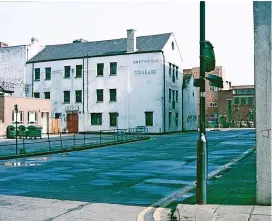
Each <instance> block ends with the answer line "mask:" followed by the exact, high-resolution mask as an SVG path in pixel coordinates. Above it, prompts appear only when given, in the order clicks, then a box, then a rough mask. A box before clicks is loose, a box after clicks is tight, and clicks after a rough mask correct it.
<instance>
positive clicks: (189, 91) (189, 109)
mask: <svg viewBox="0 0 272 221" xmlns="http://www.w3.org/2000/svg"><path fill="white" fill-rule="evenodd" d="M197 110H198V109H197V87H194V78H193V77H192V78H191V80H190V81H189V83H188V85H187V86H186V87H185V88H184V89H183V130H184V131H190V130H197V122H198V115H197Z"/></svg>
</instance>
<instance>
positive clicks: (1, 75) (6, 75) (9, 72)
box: [0, 40, 43, 96]
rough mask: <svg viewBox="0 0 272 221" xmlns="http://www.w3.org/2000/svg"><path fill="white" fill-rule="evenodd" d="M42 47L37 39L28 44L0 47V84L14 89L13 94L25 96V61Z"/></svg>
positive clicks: (5, 87)
mask: <svg viewBox="0 0 272 221" xmlns="http://www.w3.org/2000/svg"><path fill="white" fill-rule="evenodd" d="M42 48H43V47H42V46H41V45H40V44H39V42H38V40H35V41H33V42H31V44H29V45H20V46H10V47H4V48H0V85H1V86H2V87H3V88H4V89H6V90H11V91H14V94H13V95H14V96H25V95H26V93H25V92H26V87H27V86H26V85H25V83H26V79H25V77H26V75H25V73H26V61H27V60H28V59H30V58H32V57H33V56H34V55H36V54H37V53H38V52H39V51H40V50H41V49H42Z"/></svg>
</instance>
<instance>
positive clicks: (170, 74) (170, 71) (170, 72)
mask: <svg viewBox="0 0 272 221" xmlns="http://www.w3.org/2000/svg"><path fill="white" fill-rule="evenodd" d="M171 66H172V64H171V63H169V77H171V76H172V70H171Z"/></svg>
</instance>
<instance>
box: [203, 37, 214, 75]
mask: <svg viewBox="0 0 272 221" xmlns="http://www.w3.org/2000/svg"><path fill="white" fill-rule="evenodd" d="M204 56H205V71H206V72H210V71H213V70H214V69H215V55H214V50H213V45H212V44H211V42H209V41H205V48H204Z"/></svg>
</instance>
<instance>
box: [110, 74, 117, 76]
mask: <svg viewBox="0 0 272 221" xmlns="http://www.w3.org/2000/svg"><path fill="white" fill-rule="evenodd" d="M109 76H117V74H110V75H109Z"/></svg>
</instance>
